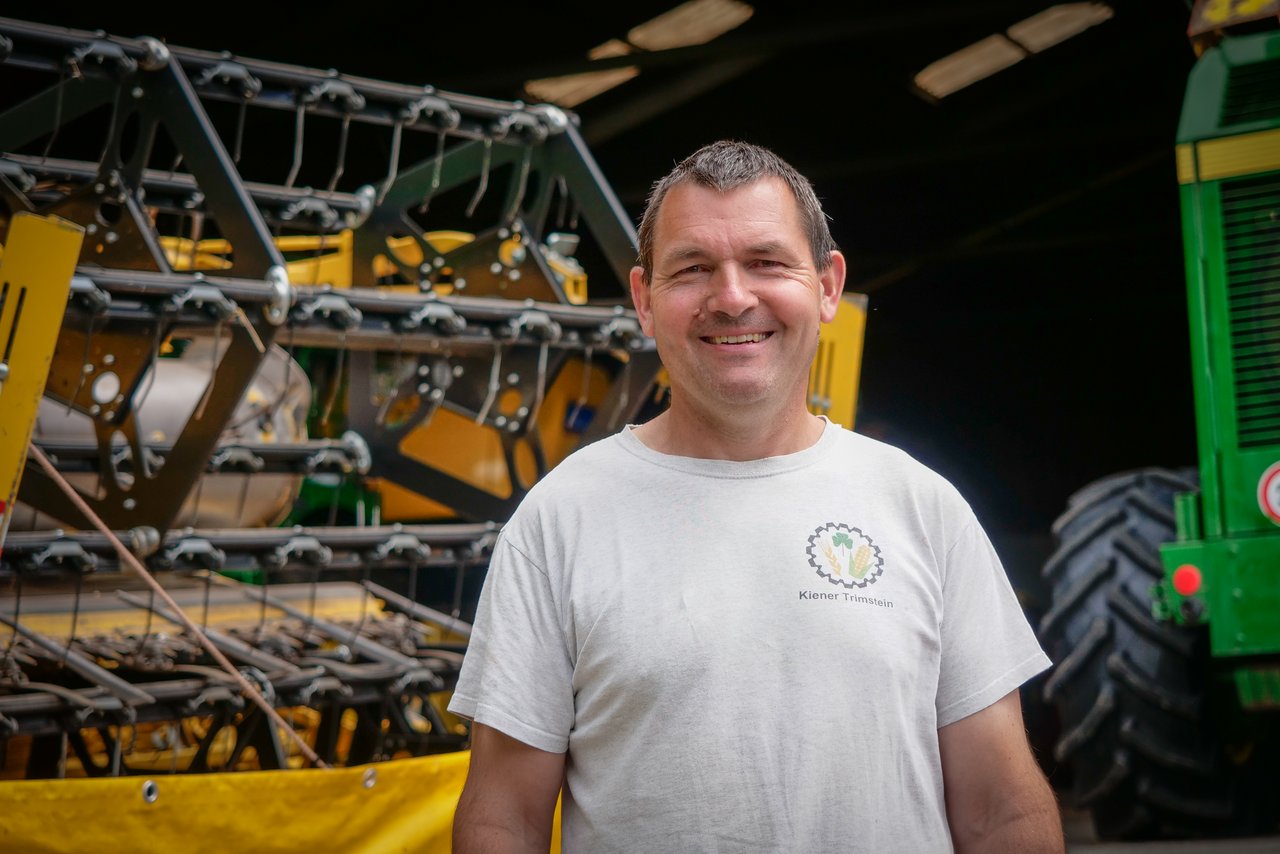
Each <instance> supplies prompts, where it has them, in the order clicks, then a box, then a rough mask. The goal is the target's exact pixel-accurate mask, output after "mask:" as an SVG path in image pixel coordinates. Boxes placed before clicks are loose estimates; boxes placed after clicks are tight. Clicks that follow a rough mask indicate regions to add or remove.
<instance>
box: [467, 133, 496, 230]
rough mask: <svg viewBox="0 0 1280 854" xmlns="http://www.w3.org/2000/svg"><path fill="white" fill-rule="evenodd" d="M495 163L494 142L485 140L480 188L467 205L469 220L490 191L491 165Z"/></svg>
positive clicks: (481, 162)
mask: <svg viewBox="0 0 1280 854" xmlns="http://www.w3.org/2000/svg"><path fill="white" fill-rule="evenodd" d="M492 161H493V140H492V139H489V138H487V137H486V138H485V141H484V159H483V160H481V161H480V186H479V187H476V194H475V195H474V196H472V197H471V203H470V204H468V205H467V219H470V218H471V217H472V215H474V214H475V212H476V207H477V206H478V205H479V204H480V200H481V199H483V198H484V194H485V191H486V190H488V189H489V164H490V163H491V162H492Z"/></svg>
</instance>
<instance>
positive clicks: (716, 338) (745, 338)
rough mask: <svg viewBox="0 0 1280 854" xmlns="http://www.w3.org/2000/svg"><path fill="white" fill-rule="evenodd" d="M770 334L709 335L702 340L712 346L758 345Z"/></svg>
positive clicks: (770, 333)
mask: <svg viewBox="0 0 1280 854" xmlns="http://www.w3.org/2000/svg"><path fill="white" fill-rule="evenodd" d="M772 334H773V333H772V332H752V333H749V334H747V335H710V336H708V337H706V338H704V339H702V340H703V341H709V342H711V343H712V344H759V343H760V342H761V341H763V340H764V339H766V338H768V337H769V336H770V335H772Z"/></svg>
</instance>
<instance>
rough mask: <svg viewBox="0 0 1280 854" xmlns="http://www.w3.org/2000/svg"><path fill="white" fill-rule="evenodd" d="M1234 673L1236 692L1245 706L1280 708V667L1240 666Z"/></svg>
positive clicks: (1252, 709) (1254, 708)
mask: <svg viewBox="0 0 1280 854" xmlns="http://www.w3.org/2000/svg"><path fill="white" fill-rule="evenodd" d="M1234 675H1235V683H1236V693H1237V694H1238V695H1239V697H1240V704H1241V705H1242V706H1244V708H1246V709H1248V710H1250V711H1262V710H1263V709H1280V667H1274V666H1273V667H1240V668H1237V669H1236V671H1235V674H1234Z"/></svg>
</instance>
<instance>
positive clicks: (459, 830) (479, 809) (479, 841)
mask: <svg viewBox="0 0 1280 854" xmlns="http://www.w3.org/2000/svg"><path fill="white" fill-rule="evenodd" d="M477 800H479V799H477V798H469V797H467V795H466V793H465V792H464V793H463V797H462V799H461V800H460V801H459V802H458V812H457V814H456V815H455V816H454V821H453V850H454V851H455V852H457V854H528V853H529V852H536V854H547V851H549V850H550V848H551V824H550V823H549V822H548V823H546V825H545V826H541V825H542V824H543V823H542V822H536V823H535V822H529V821H527V820H525V819H524V818H523V817H522V816H521V815H520V813H519V811H518V810H517V809H515V808H514V805H513V806H512V807H511V808H508V809H502V808H500V806H499V805H498V804H494V803H492V802H490V803H487V804H486V803H483V802H481V803H477V802H476V801H477Z"/></svg>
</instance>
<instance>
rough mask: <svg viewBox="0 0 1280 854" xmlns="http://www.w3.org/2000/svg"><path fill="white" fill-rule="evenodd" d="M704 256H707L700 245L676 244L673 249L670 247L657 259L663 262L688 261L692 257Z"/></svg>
mask: <svg viewBox="0 0 1280 854" xmlns="http://www.w3.org/2000/svg"><path fill="white" fill-rule="evenodd" d="M705 257H707V253H706V251H705V250H703V249H702V248H701V247H698V246H677V247H676V248H674V249H670V250H668V251H666V252H664V253H662V257H661V258H660V259H659V260H660V261H662V262H663V263H666V264H670V263H673V262H676V261H688V260H690V259H694V258H705Z"/></svg>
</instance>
